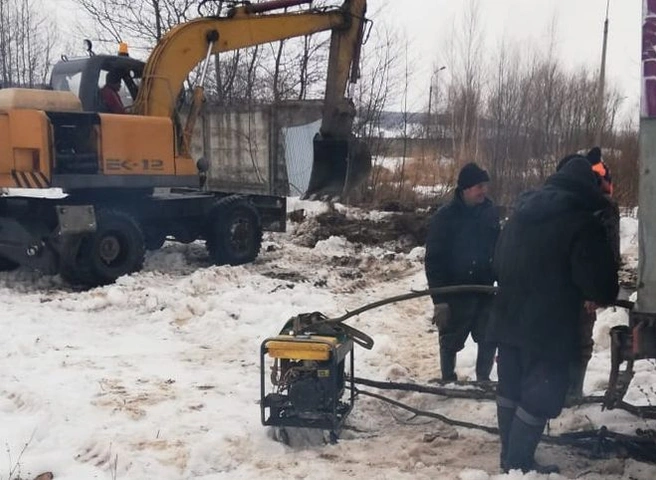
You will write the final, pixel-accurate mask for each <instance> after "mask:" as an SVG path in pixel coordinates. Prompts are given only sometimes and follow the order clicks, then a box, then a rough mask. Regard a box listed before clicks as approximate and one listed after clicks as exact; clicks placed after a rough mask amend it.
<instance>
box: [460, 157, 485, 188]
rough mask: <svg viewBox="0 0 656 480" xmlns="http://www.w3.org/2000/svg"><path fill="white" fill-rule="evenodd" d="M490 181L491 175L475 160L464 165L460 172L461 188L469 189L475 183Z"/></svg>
mask: <svg viewBox="0 0 656 480" xmlns="http://www.w3.org/2000/svg"><path fill="white" fill-rule="evenodd" d="M489 181H490V176H489V175H488V174H487V172H486V171H485V170H483V169H482V168H481V167H479V166H478V165H476V164H475V163H474V162H471V163H468V164H467V165H465V166H464V167H462V170H460V173H459V174H458V188H459V189H460V190H467V189H468V188H471V187H473V186H474V185H478V184H479V183H483V182H489Z"/></svg>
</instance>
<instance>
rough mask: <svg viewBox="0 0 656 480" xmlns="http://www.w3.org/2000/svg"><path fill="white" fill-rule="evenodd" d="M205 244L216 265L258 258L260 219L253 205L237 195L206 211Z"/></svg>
mask: <svg viewBox="0 0 656 480" xmlns="http://www.w3.org/2000/svg"><path fill="white" fill-rule="evenodd" d="M209 225H210V227H209V231H208V232H207V235H206V240H207V242H206V245H207V250H208V252H209V255H210V258H211V259H212V262H213V263H214V264H215V265H242V264H244V263H249V262H252V261H253V260H255V258H257V255H258V254H259V253H260V247H261V246H262V221H261V219H260V215H259V214H258V212H257V210H256V209H255V207H253V206H252V205H251V204H250V203H248V201H247V200H246V199H245V198H243V197H241V196H237V195H231V196H229V197H224V198H222V199H220V200H218V201H217V202H216V204H215V205H214V207H212V210H211V211H210V213H209Z"/></svg>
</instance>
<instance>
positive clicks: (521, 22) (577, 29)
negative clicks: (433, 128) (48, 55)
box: [51, 0, 642, 119]
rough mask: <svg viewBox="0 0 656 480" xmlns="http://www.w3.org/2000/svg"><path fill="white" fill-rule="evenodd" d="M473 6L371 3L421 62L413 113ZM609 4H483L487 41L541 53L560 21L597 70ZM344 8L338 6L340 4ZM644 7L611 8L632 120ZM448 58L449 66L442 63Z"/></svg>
mask: <svg viewBox="0 0 656 480" xmlns="http://www.w3.org/2000/svg"><path fill="white" fill-rule="evenodd" d="M468 1H469V0H369V13H368V15H369V16H370V17H373V20H374V21H376V22H390V23H392V24H393V25H394V26H395V27H396V28H398V29H399V30H400V31H401V32H402V33H403V34H404V35H407V38H408V39H409V45H410V47H411V49H412V52H413V53H414V54H415V58H416V59H419V60H418V61H415V62H414V63H413V76H412V85H411V87H412V90H413V93H412V99H411V105H410V107H411V108H413V109H419V108H422V107H424V106H425V100H424V99H425V97H427V93H424V92H427V91H428V84H429V79H430V72H431V68H432V65H433V64H434V63H436V62H439V63H440V64H441V65H445V66H446V67H447V68H446V69H445V70H444V72H443V74H445V75H448V72H449V68H448V67H449V65H448V64H446V62H445V60H444V59H443V58H444V56H443V55H442V56H441V53H442V52H440V50H441V46H442V45H444V38H445V37H446V36H447V35H448V34H449V32H450V31H451V28H452V25H454V24H455V25H457V24H458V23H457V21H458V19H459V18H460V17H461V16H462V13H463V10H464V9H465V6H466V5H467V3H468ZM606 1H607V0H478V4H479V8H480V18H481V20H482V27H483V28H484V30H485V35H486V37H485V38H486V40H487V42H488V43H489V44H490V46H491V47H492V48H490V49H489V51H490V52H492V51H493V50H494V48H493V47H494V45H496V44H497V42H499V41H500V39H501V38H503V37H504V36H505V37H506V38H508V39H511V40H512V39H517V40H518V41H521V42H522V44H526V45H533V46H536V47H539V46H540V45H544V44H545V43H546V42H548V40H549V34H548V30H549V28H548V27H549V25H550V23H551V21H552V19H555V20H556V25H557V40H558V51H559V54H560V55H559V56H560V58H562V61H563V62H564V63H565V65H566V66H568V67H571V68H574V67H576V66H579V65H587V66H589V67H590V68H598V67H599V62H600V58H601V44H602V33H603V21H604V15H605V10H606ZM335 4H339V0H335ZM51 5H54V6H57V8H58V11H57V17H58V19H59V20H61V21H62V22H63V23H70V18H71V17H73V16H75V13H76V12H73V11H72V9H73V6H74V3H73V2H72V0H54V1H53V2H52V4H51ZM641 10H642V0H610V29H609V39H608V57H607V78H608V80H609V81H610V82H613V83H614V84H616V85H617V86H618V87H620V88H621V90H622V91H623V92H624V95H626V96H627V98H626V100H625V101H624V108H625V114H629V115H631V116H632V117H634V118H636V119H637V115H638V100H639V97H640V25H641ZM440 57H442V58H440Z"/></svg>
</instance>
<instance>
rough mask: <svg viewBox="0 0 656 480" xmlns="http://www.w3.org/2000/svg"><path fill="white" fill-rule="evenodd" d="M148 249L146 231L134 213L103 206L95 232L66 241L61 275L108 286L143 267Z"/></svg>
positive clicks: (77, 281)
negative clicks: (145, 243)
mask: <svg viewBox="0 0 656 480" xmlns="http://www.w3.org/2000/svg"><path fill="white" fill-rule="evenodd" d="M145 252H146V248H145V245H144V235H143V232H142V230H141V228H140V227H139V224H138V223H137V221H136V220H135V219H134V218H133V217H132V215H130V214H129V213H127V212H123V211H120V210H111V209H101V210H98V211H97V212H96V231H95V232H93V233H87V234H82V235H76V236H71V237H69V238H67V239H66V240H64V241H63V242H62V249H61V258H60V275H61V276H62V278H64V280H66V281H68V282H69V283H72V284H75V285H84V286H87V287H94V286H98V285H106V284H108V283H112V282H114V281H115V280H116V279H117V278H118V277H120V276H122V275H127V274H129V273H132V272H136V271H138V270H140V269H141V267H142V266H143V261H144V255H145Z"/></svg>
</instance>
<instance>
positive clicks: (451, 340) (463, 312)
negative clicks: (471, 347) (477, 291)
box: [439, 297, 490, 352]
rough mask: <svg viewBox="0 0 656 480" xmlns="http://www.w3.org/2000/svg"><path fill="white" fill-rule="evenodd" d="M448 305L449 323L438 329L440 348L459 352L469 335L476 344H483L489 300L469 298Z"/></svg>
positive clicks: (452, 301)
mask: <svg viewBox="0 0 656 480" xmlns="http://www.w3.org/2000/svg"><path fill="white" fill-rule="evenodd" d="M448 304H449V309H450V311H451V314H450V317H449V321H448V322H446V324H445V325H441V326H440V328H439V331H440V348H441V349H443V350H448V351H451V352H459V351H460V350H462V349H463V348H465V342H466V341H467V337H468V336H469V334H471V336H472V338H473V339H474V341H475V342H476V343H483V342H485V331H486V329H487V323H488V318H489V317H490V300H489V299H488V298H478V297H476V298H471V297H469V298H468V299H456V300H451V301H449V302H448Z"/></svg>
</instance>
